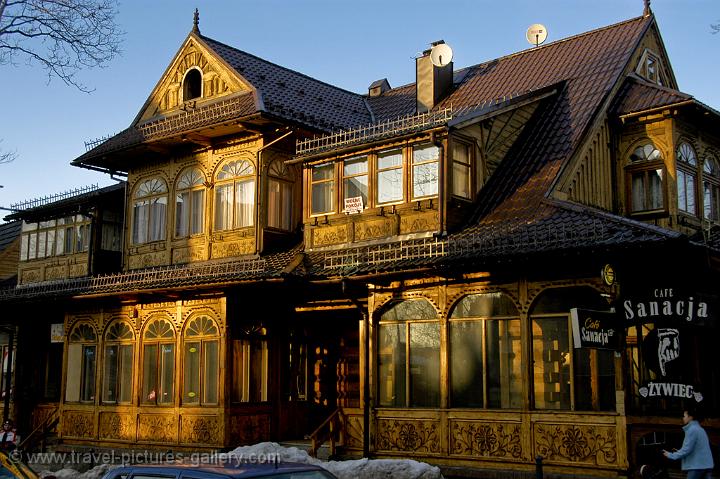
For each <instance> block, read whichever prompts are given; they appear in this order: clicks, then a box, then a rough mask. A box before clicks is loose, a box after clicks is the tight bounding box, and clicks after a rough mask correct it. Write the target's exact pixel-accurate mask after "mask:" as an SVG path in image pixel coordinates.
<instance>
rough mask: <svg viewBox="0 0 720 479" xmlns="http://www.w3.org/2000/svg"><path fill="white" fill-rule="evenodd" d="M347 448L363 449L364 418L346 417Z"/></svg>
mask: <svg viewBox="0 0 720 479" xmlns="http://www.w3.org/2000/svg"><path fill="white" fill-rule="evenodd" d="M345 447H347V448H348V449H362V447H363V417H362V416H350V415H348V416H346V417H345Z"/></svg>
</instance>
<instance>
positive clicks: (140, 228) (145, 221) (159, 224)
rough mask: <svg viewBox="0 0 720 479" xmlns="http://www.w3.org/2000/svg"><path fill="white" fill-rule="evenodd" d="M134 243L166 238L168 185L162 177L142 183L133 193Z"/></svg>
mask: <svg viewBox="0 0 720 479" xmlns="http://www.w3.org/2000/svg"><path fill="white" fill-rule="evenodd" d="M133 198H134V201H133V234H132V238H133V243H134V244H143V243H150V242H153V241H160V240H164V239H165V229H166V227H165V224H166V219H165V217H166V213H167V201H168V199H167V185H166V184H165V181H163V180H162V179H160V178H151V179H149V180H146V181H143V182H142V183H140V184H139V185H138V187H137V189H136V190H135V194H134V195H133Z"/></svg>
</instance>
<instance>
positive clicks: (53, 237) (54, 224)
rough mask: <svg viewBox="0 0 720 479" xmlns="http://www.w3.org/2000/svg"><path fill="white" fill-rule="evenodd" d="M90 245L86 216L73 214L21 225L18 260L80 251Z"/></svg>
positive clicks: (83, 250)
mask: <svg viewBox="0 0 720 479" xmlns="http://www.w3.org/2000/svg"><path fill="white" fill-rule="evenodd" d="M89 246H90V218H89V217H87V216H84V215H73V216H68V217H65V218H59V219H57V220H47V221H41V222H39V223H26V222H23V225H22V237H21V240H20V260H21V261H28V260H33V259H39V258H49V257H52V256H61V255H65V254H74V253H83V252H86V251H88V248H89Z"/></svg>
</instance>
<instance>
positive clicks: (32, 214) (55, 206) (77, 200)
mask: <svg viewBox="0 0 720 479" xmlns="http://www.w3.org/2000/svg"><path fill="white" fill-rule="evenodd" d="M124 188H125V182H124V181H123V182H120V183H117V184H114V185H110V186H104V187H102V188H98V189H96V190H92V191H89V192H87V193H82V194H79V195H75V196H71V197H69V198H64V199H62V200H58V201H54V202H52V203H48V204H44V205H40V206H36V207H34V208H28V209H26V210H22V211H18V212H17V213H13V214H11V215H8V216H6V217H5V218H6V219H10V220H15V219H25V220H27V221H39V220H43V219H47V218H57V217H60V216H63V215H65V214H68V213H74V212H75V211H76V210H77V207H78V206H79V205H85V204H88V203H90V202H92V201H93V200H95V199H97V198H100V197H102V196H105V195H112V194H113V193H118V192H120V191H121V190H123V189H124Z"/></svg>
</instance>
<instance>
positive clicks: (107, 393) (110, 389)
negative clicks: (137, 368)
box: [102, 345, 120, 402]
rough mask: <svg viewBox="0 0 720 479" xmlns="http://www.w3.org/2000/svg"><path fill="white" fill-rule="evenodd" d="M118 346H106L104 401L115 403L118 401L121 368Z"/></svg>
mask: <svg viewBox="0 0 720 479" xmlns="http://www.w3.org/2000/svg"><path fill="white" fill-rule="evenodd" d="M118 352H119V351H118V346H117V345H112V346H105V374H103V391H102V400H103V401H106V402H115V401H117V399H118V395H117V393H118V391H117V386H118V370H119V366H120V362H119V358H118Z"/></svg>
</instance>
